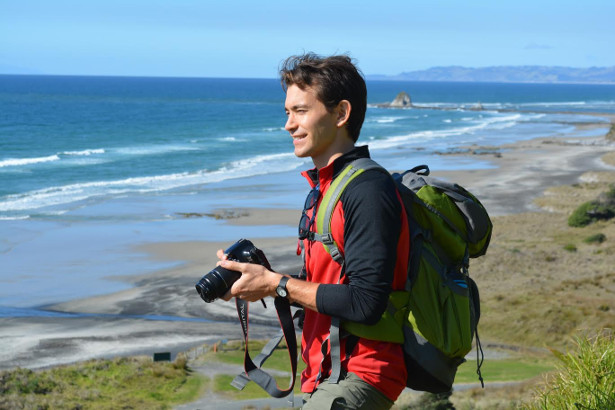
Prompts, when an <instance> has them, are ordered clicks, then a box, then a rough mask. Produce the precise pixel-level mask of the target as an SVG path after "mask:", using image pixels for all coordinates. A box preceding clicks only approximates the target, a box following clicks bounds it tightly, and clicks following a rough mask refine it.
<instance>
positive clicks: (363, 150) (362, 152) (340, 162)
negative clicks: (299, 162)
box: [301, 145, 370, 187]
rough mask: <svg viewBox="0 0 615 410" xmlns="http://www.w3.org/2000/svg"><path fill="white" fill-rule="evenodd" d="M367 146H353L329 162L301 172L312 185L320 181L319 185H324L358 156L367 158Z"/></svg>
mask: <svg viewBox="0 0 615 410" xmlns="http://www.w3.org/2000/svg"><path fill="white" fill-rule="evenodd" d="M369 157H370V155H369V148H368V147H367V145H361V146H359V147H354V148H353V149H352V150H350V151H348V152H347V153H345V154H344V155H342V156H341V157H339V158H336V159H335V160H334V161H333V162H332V163H331V164H329V165H327V166H325V167H323V168H320V169H317V168H312V169H310V170H307V171H303V172H302V173H301V174H302V175H303V176H304V177H306V178H307V180H308V182H309V183H310V185H311V186H312V187H314V186H316V185H317V184H318V183H320V185H321V186H324V185H326V183H327V182H328V181H332V180H333V179H334V178H335V177H336V176H338V175H339V173H340V172H342V171H343V170H344V168H345V167H346V165H347V164H348V163H350V162H352V161H354V160H355V159H358V158H369Z"/></svg>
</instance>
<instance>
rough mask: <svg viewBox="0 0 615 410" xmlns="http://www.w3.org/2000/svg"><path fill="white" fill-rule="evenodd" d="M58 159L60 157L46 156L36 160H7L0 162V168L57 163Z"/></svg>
mask: <svg viewBox="0 0 615 410" xmlns="http://www.w3.org/2000/svg"><path fill="white" fill-rule="evenodd" d="M59 159H60V157H59V156H58V155H48V156H46V157H36V158H7V159H3V160H1V161H0V168H4V167H18V166H23V165H32V164H40V163H43V162H52V161H58V160H59Z"/></svg>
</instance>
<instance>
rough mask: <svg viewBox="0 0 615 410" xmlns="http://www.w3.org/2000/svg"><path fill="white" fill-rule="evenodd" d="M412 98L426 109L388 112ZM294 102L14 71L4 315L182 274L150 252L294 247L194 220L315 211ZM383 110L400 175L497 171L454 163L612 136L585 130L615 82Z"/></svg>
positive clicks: (463, 91) (2, 121)
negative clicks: (530, 143) (469, 150)
mask: <svg viewBox="0 0 615 410" xmlns="http://www.w3.org/2000/svg"><path fill="white" fill-rule="evenodd" d="M401 91H405V92H407V93H409V94H410V96H411V98H412V101H413V103H414V104H415V105H416V106H418V107H423V108H424V109H390V108H382V107H380V106H379V105H378V104H380V103H385V102H390V101H392V100H393V99H394V98H395V96H396V95H397V93H399V92H401ZM283 102H284V92H283V90H282V88H281V86H280V84H279V82H278V81H277V80H275V79H211V78H122V77H63V76H10V75H0V148H1V151H0V316H2V315H4V316H6V315H15V314H17V313H16V312H17V311H18V310H19V309H29V308H35V307H40V306H44V305H48V304H51V303H56V302H61V301H66V300H70V299H75V298H81V297H88V296H92V295H96V294H101V293H109V292H114V291H118V290H121V289H125V288H126V287H128V286H130V285H129V284H128V283H126V282H125V281H123V280H121V279H120V278H121V277H124V276H129V275H132V274H136V273H144V272H148V271H153V270H156V269H160V268H162V267H168V266H171V265H170V264H168V263H162V262H153V261H151V260H150V259H149V258H148V257H147V255H144V254H141V253H139V252H138V251H136V250H135V249H134V245H135V244H138V243H147V242H157V241H184V240H223V241H234V240H235V239H238V238H239V237H251V238H255V237H263V236H286V235H288V236H290V235H294V234H295V233H296V232H295V231H296V229H294V228H290V227H287V226H268V227H265V228H264V227H237V226H229V225H224V224H223V222H221V221H217V220H215V219H213V218H194V219H193V218H185V217H184V216H183V214H186V213H191V212H193V213H209V212H212V211H213V210H215V209H224V208H234V207H244V208H250V207H268V208H295V209H300V208H301V206H302V203H303V199H304V194H305V192H306V186H305V183H304V182H303V181H302V179H301V178H300V177H299V176H298V174H299V171H300V170H303V169H307V168H310V167H311V163H310V162H309V160H303V159H298V158H296V157H294V155H293V154H292V149H293V148H292V142H291V139H290V137H289V135H288V133H287V132H286V131H285V130H284V123H285V119H286V117H285V114H284V107H283ZM368 103H369V106H368V110H367V115H366V119H365V124H364V127H363V130H362V132H361V138H360V139H359V143H360V144H368V145H369V146H370V151H371V152H372V156H373V157H374V158H375V159H376V160H378V161H379V162H380V163H382V164H383V165H384V166H386V167H387V168H389V169H407V168H410V167H412V166H414V165H417V164H422V163H427V164H429V165H430V167H431V168H432V169H434V170H454V169H471V168H488V167H490V166H492V165H491V164H490V163H489V162H488V161H486V160H484V159H480V158H479V159H467V158H458V157H451V156H442V155H439V153H441V152H446V151H450V150H455V149H457V148H458V147H460V146H467V145H470V144H478V145H500V144H505V143H510V142H515V141H519V140H524V139H531V138H535V137H538V136H555V137H557V136H562V137H571V136H572V137H579V138H580V137H586V136H593V135H600V134H604V133H605V132H606V131H607V130H608V127H609V126H610V125H609V124H608V123H607V122H606V121H605V127H604V129H594V130H591V131H588V130H585V131H583V130H580V129H579V128H578V127H577V125H578V124H579V123H584V122H596V117H592V116H589V115H587V114H588V113H592V112H608V113H615V85H582V84H495V83H426V82H385V81H368ZM478 104H480V105H481V106H482V108H483V109H482V110H473V109H471V108H474V107H476V106H477V105H478ZM563 113H566V114H563ZM16 309H17V310H16Z"/></svg>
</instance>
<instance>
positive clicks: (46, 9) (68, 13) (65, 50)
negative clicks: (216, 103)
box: [0, 0, 615, 78]
mask: <svg viewBox="0 0 615 410" xmlns="http://www.w3.org/2000/svg"><path fill="white" fill-rule="evenodd" d="M614 17H615V1H613V0H584V1H580V0H577V1H568V0H560V1H551V0H533V1H527V0H517V1H497V0H489V1H459V0H457V1H453V0H431V1H427V0H418V1H414V0H405V1H386V0H380V1H362V0H354V1H336V0H327V1H321V0H309V1H301V2H297V1H278V0H272V1H267V0H263V1H243V0H242V1H239V0H238V1H233V0H229V1H222V0H220V1H209V0H198V1H196V0H175V1H171V0H167V1H161V0H121V1H120V0H104V1H99V0H80V1H76V0H0V73H16V74H22V73H23V74H83V75H129V76H139V75H141V76H193V77H255V78H268V77H276V75H277V69H278V66H279V64H280V62H281V61H282V60H283V59H284V58H285V57H287V56H289V55H292V54H298V53H302V52H303V51H314V52H317V53H319V54H332V53H349V54H350V55H351V56H352V57H353V58H355V59H356V60H357V61H358V64H359V66H360V68H361V69H362V71H363V72H364V73H365V74H367V75H369V74H397V73H400V72H403V71H412V70H420V69H426V68H429V67H434V66H449V65H461V66H466V67H485V66H497V65H560V66H571V67H590V66H614V65H615V46H614V44H615V23H614V22H613V19H614Z"/></svg>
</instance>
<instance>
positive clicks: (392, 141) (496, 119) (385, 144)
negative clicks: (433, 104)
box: [370, 113, 525, 149]
mask: <svg viewBox="0 0 615 410" xmlns="http://www.w3.org/2000/svg"><path fill="white" fill-rule="evenodd" d="M523 118H525V117H524V116H523V115H522V114H518V113H513V114H510V115H499V116H489V117H482V118H475V120H477V121H479V122H478V123H476V124H472V125H466V126H463V127H453V128H449V129H443V130H427V131H418V132H413V133H410V134H406V135H398V136H393V137H389V138H386V139H383V140H372V141H370V147H371V148H373V149H386V148H392V147H395V146H399V145H401V144H407V143H415V142H416V141H420V143H421V145H424V144H426V143H428V142H429V141H433V140H442V139H445V138H448V137H458V136H460V135H467V134H473V133H475V132H477V131H480V130H484V129H495V130H501V129H504V128H509V127H513V126H515V125H516V124H518V123H519V121H521V120H522V119H523Z"/></svg>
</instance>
